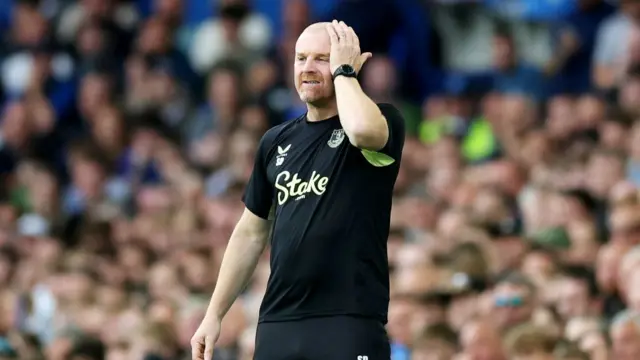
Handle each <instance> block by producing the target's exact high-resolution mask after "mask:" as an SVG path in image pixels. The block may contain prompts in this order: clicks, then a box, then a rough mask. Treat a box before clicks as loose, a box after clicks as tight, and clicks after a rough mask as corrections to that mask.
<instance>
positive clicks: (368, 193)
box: [243, 104, 405, 323]
mask: <svg viewBox="0 0 640 360" xmlns="http://www.w3.org/2000/svg"><path fill="white" fill-rule="evenodd" d="M378 106H379V107H380V110H381V111H382V114H383V115H384V116H385V118H386V119H387V124H388V127H389V140H388V141H387V144H386V145H385V147H384V148H383V149H381V150H380V151H378V152H377V153H376V154H375V155H376V156H375V157H380V154H385V155H386V160H387V161H376V160H375V159H372V156H371V155H372V154H371V153H370V152H369V153H367V152H366V151H364V152H363V151H361V150H360V149H358V148H356V147H354V146H353V145H351V144H350V143H349V139H348V138H347V137H346V134H345V133H344V130H343V129H342V126H341V124H340V119H339V118H338V117H337V116H336V117H334V118H331V119H327V120H324V121H319V122H309V121H307V118H306V115H303V116H301V117H299V118H297V119H295V120H292V121H290V122H287V123H284V124H282V125H279V126H276V127H274V128H272V129H270V130H269V131H268V132H267V133H266V134H265V135H264V136H263V138H262V140H261V141H260V145H259V148H258V151H257V155H256V160H255V165H254V169H253V173H252V175H251V179H250V181H249V184H248V185H247V189H246V192H245V195H244V198H243V200H244V203H245V205H246V207H247V209H249V210H250V211H251V212H252V213H254V214H255V215H257V216H259V217H262V218H265V219H266V218H268V217H269V216H270V214H271V211H273V213H272V215H273V220H274V223H273V231H272V235H271V276H270V277H269V282H268V285H267V291H266V294H265V297H264V300H263V303H262V306H261V308H260V321H265V322H266V321H287V320H295V319H301V318H305V317H315V316H332V315H354V316H364V317H370V318H375V319H379V320H380V321H382V322H383V323H386V320H387V310H388V305H389V269H388V262H387V238H388V236H389V221H390V213H391V198H392V192H393V187H394V184H395V181H396V177H397V175H398V169H399V166H400V159H401V156H402V148H403V146H404V136H405V134H404V122H403V119H402V116H401V115H400V113H399V111H398V110H397V109H396V108H394V107H393V106H392V105H389V104H380V105H378ZM365 155H366V157H365ZM382 157H385V156H384V155H382ZM272 206H273V208H272Z"/></svg>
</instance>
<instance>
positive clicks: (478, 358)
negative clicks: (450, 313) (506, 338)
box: [460, 323, 503, 360]
mask: <svg viewBox="0 0 640 360" xmlns="http://www.w3.org/2000/svg"><path fill="white" fill-rule="evenodd" d="M460 343H461V345H462V348H463V353H464V355H465V356H467V357H468V358H469V359H473V360H497V359H503V351H502V340H501V338H500V335H499V334H498V332H497V331H496V330H495V329H493V328H491V327H489V326H487V324H480V323H468V324H466V325H465V326H464V327H463V328H462V330H461V331H460Z"/></svg>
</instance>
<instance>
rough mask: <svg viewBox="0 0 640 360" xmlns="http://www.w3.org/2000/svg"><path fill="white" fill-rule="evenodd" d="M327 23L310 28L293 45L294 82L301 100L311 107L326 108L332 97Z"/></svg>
mask: <svg viewBox="0 0 640 360" xmlns="http://www.w3.org/2000/svg"><path fill="white" fill-rule="evenodd" d="M328 24H329V23H326V22H320V23H315V24H311V25H309V26H308V27H307V28H306V29H304V31H302V34H300V37H298V41H297V42H296V54H295V61H294V82H295V85H296V89H297V90H298V95H299V96H300V99H301V100H302V101H304V102H305V103H307V104H313V105H314V106H322V105H326V103H328V102H330V101H331V100H332V99H334V95H335V93H334V88H333V79H332V76H331V75H332V74H331V68H330V64H329V60H330V59H329V55H330V52H331V38H330V37H329V33H328V31H327V28H326V26H327V25H328Z"/></svg>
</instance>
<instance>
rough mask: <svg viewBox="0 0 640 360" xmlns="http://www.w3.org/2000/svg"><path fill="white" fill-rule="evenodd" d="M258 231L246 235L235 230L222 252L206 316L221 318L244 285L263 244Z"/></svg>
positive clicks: (256, 262) (255, 263)
mask: <svg viewBox="0 0 640 360" xmlns="http://www.w3.org/2000/svg"><path fill="white" fill-rule="evenodd" d="M265 238H266V237H265V236H263V235H261V234H246V233H242V232H241V231H238V229H236V230H235V231H234V232H233V234H232V235H231V238H230V239H229V244H228V245H227V249H226V251H225V253H224V257H223V259H222V265H221V266H220V273H219V275H218V281H217V283H216V288H215V290H214V292H213V295H212V296H211V302H210V303H209V308H208V310H207V315H208V316H215V317H217V318H219V319H222V318H223V317H224V315H225V314H226V313H227V311H229V308H230V307H231V305H232V304H233V302H234V301H235V300H236V298H237V297H238V295H239V294H240V292H241V291H242V289H243V288H244V287H245V286H246V285H247V283H248V282H249V279H250V278H251V275H252V274H253V272H254V270H255V268H256V265H257V264H258V260H259V258H260V255H261V254H262V252H263V251H264V248H265V245H266V239H265Z"/></svg>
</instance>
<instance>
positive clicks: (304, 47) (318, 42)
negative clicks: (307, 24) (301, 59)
mask: <svg viewBox="0 0 640 360" xmlns="http://www.w3.org/2000/svg"><path fill="white" fill-rule="evenodd" d="M330 51H331V40H330V39H329V34H328V33H327V31H326V30H325V29H313V30H306V31H304V32H303V33H302V34H301V35H300V37H299V38H298V41H297V42H296V53H298V54H328V53H329V52H330Z"/></svg>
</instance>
